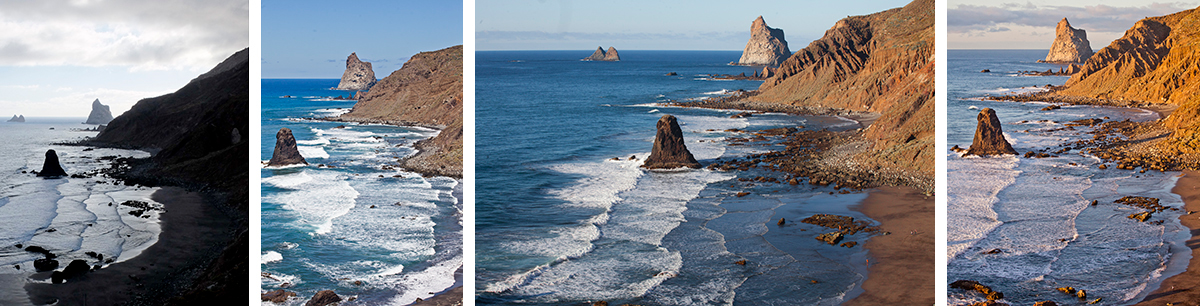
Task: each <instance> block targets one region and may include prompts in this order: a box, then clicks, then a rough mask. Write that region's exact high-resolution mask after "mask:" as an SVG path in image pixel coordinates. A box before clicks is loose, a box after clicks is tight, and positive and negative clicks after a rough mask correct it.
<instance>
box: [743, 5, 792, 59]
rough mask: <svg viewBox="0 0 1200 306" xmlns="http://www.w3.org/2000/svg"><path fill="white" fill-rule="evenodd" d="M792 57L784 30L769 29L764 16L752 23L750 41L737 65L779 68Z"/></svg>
mask: <svg viewBox="0 0 1200 306" xmlns="http://www.w3.org/2000/svg"><path fill="white" fill-rule="evenodd" d="M791 55H792V51H791V50H789V49H788V45H787V40H784V39H783V30H782V29H775V28H771V27H768V26H767V22H766V21H764V20H763V18H762V16H758V19H754V22H751V23H750V41H748V42H746V49H745V50H743V51H742V58H741V59H738V62H737V64H738V65H768V66H777V65H779V64H780V63H783V61H784V60H787V58H788V56H791Z"/></svg>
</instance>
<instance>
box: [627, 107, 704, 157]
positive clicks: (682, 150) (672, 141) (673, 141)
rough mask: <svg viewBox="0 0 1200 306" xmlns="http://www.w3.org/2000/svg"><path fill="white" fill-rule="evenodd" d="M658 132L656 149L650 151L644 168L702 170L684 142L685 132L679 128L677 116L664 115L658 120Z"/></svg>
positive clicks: (655, 141) (655, 136)
mask: <svg viewBox="0 0 1200 306" xmlns="http://www.w3.org/2000/svg"><path fill="white" fill-rule="evenodd" d="M655 127H656V128H657V129H658V132H657V133H656V134H655V135H654V147H653V149H652V150H651V151H650V157H647V158H646V161H645V162H644V163H643V164H642V168H647V169H672V168H680V167H687V168H701V165H700V163H699V162H697V161H696V158H695V157H693V156H692V152H689V151H688V149H687V145H686V144H684V142H683V130H682V129H680V128H679V122H677V121H676V120H675V116H671V115H663V116H662V118H658V123H657V124H656V125H655Z"/></svg>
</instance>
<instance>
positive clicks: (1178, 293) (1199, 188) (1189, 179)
mask: <svg viewBox="0 0 1200 306" xmlns="http://www.w3.org/2000/svg"><path fill="white" fill-rule="evenodd" d="M1171 193H1174V194H1178V195H1179V196H1180V197H1181V198H1183V203H1184V210H1186V211H1189V212H1192V211H1200V171H1195V170H1184V171H1183V177H1180V178H1179V181H1178V182H1176V183H1175V187H1174V188H1171ZM1179 221H1180V223H1181V224H1183V226H1184V227H1187V228H1188V229H1189V230H1190V231H1191V237H1190V238H1188V240H1187V242H1185V243H1184V245H1185V246H1186V247H1188V248H1190V249H1191V250H1192V259H1191V261H1189V262H1188V264H1187V269H1186V270H1184V271H1183V272H1181V273H1179V274H1177V275H1174V276H1171V277H1169V278H1167V279H1166V280H1163V281H1162V283H1161V284H1159V287H1158V289H1155V290H1154V291H1152V292H1150V294H1148V295H1146V297H1145V298H1143V299H1142V300H1141V301H1140V302H1138V303H1137V304H1134V305H1140V306H1150V305H1196V304H1194V303H1195V302H1196V301H1200V251H1198V250H1200V218H1198V217H1197V214H1194V213H1193V214H1184V215H1181V216H1179ZM1188 302H1191V303H1192V304H1187V303H1188Z"/></svg>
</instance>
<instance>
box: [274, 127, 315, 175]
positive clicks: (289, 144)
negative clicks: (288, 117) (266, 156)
mask: <svg viewBox="0 0 1200 306" xmlns="http://www.w3.org/2000/svg"><path fill="white" fill-rule="evenodd" d="M307 164H308V161H305V160H304V156H300V151H299V150H298V149H296V138H295V137H294V136H292V129H289V128H281V129H279V132H276V133H275V153H273V154H271V161H269V162H267V166H270V167H279V166H288V165H307Z"/></svg>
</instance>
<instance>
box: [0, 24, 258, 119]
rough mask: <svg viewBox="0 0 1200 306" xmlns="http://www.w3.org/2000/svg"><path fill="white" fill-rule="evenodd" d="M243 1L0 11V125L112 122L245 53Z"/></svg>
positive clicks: (246, 34) (247, 42)
mask: <svg viewBox="0 0 1200 306" xmlns="http://www.w3.org/2000/svg"><path fill="white" fill-rule="evenodd" d="M249 23H250V7H249V2H248V1H246V0H177V1H138V0H107V1H73V0H44V1H4V2H0V29H4V31H0V117H3V118H9V117H12V115H17V114H20V115H25V116H26V117H86V116H87V115H88V113H89V112H90V111H91V104H92V101H93V100H96V99H100V102H101V103H104V104H106V105H109V106H110V108H111V109H112V112H113V114H114V115H116V114H119V113H122V112H125V111H126V110H129V108H130V107H131V106H133V104H135V103H137V101H138V100H140V99H143V98H149V97H155V96H159V95H163V94H166V93H171V92H174V91H175V90H177V89H179V88H180V87H183V85H185V84H187V82H188V81H190V80H191V79H192V78H195V77H196V76H198V75H200V74H201V73H204V72H206V71H208V70H209V69H211V68H212V67H213V66H216V65H217V64H218V63H220V62H221V61H222V60H224V59H225V58H227V57H229V56H230V55H232V54H233V53H234V52H237V51H239V50H241V49H244V48H246V47H249V46H250V25H249Z"/></svg>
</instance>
